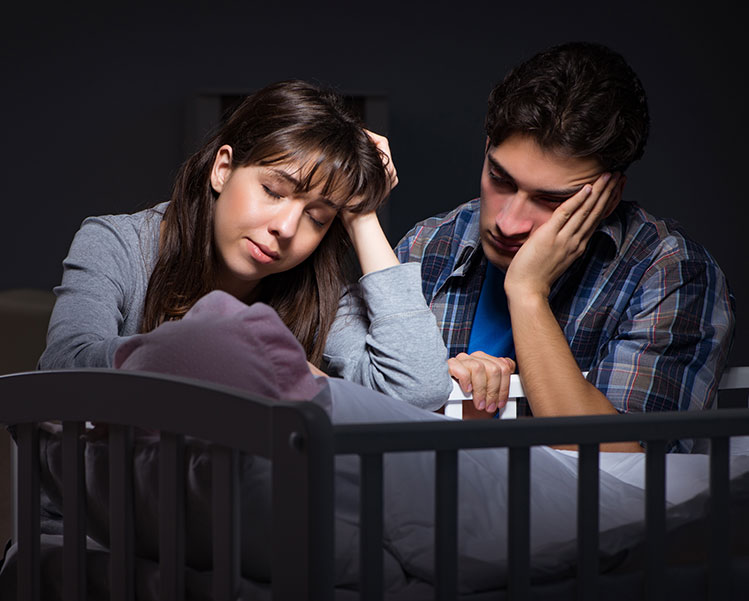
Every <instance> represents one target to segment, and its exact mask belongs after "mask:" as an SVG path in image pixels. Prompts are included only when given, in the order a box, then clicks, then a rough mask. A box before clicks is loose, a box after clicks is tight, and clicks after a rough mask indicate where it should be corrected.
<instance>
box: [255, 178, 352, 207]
mask: <svg viewBox="0 0 749 601" xmlns="http://www.w3.org/2000/svg"><path fill="white" fill-rule="evenodd" d="M268 171H269V172H270V174H271V175H273V176H274V177H276V179H281V180H284V181H286V182H288V183H289V184H291V185H292V186H294V189H295V190H299V189H300V188H301V187H302V182H300V181H299V180H298V179H297V178H296V177H294V176H293V175H291V173H289V172H288V171H284V170H283V169H277V168H275V169H274V168H270V169H269V170H268ZM317 200H319V201H320V202H321V203H323V204H324V205H326V206H328V207H330V208H332V209H335V210H336V211H338V210H340V208H341V207H340V206H339V205H338V204H337V203H335V202H334V201H332V200H331V199H330V198H327V197H325V196H318V197H317Z"/></svg>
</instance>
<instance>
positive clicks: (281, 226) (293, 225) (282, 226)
mask: <svg viewBox="0 0 749 601" xmlns="http://www.w3.org/2000/svg"><path fill="white" fill-rule="evenodd" d="M303 210H304V209H303V207H302V206H301V205H300V204H298V203H295V202H293V201H287V202H285V203H283V205H282V206H280V207H278V210H277V211H276V213H275V214H274V215H273V217H272V218H271V220H270V222H269V223H268V230H269V231H270V232H271V233H272V234H273V235H274V236H277V237H279V238H293V237H294V235H295V234H296V232H297V230H298V229H299V220H300V219H301V217H302V212H303Z"/></svg>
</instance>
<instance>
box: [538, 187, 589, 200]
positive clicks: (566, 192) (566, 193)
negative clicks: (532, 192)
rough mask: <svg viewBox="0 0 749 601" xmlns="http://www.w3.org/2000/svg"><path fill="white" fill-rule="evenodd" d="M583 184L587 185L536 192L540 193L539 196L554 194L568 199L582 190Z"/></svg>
mask: <svg viewBox="0 0 749 601" xmlns="http://www.w3.org/2000/svg"><path fill="white" fill-rule="evenodd" d="M583 186H585V184H580V185H579V186H575V187H574V188H563V189H561V190H536V194H538V195H539V196H553V197H555V198H557V197H559V198H564V199H567V198H570V197H572V196H574V195H575V194H577V193H578V192H579V191H580V190H582V189H583Z"/></svg>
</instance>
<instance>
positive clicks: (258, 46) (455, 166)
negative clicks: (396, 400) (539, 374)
mask: <svg viewBox="0 0 749 601" xmlns="http://www.w3.org/2000/svg"><path fill="white" fill-rule="evenodd" d="M523 4H526V5H529V6H528V7H527V8H518V7H516V6H515V5H514V3H513V4H510V3H502V2H493V3H487V2H471V1H463V2H451V3H449V4H448V3H442V2H430V3H410V4H409V3H405V2H404V3H403V6H399V5H397V4H395V3H393V4H392V5H389V4H387V3H382V2H380V3H377V2H372V3H369V5H367V6H365V5H363V4H351V3H348V4H347V3H342V2H341V3H336V4H335V5H334V6H336V7H337V8H336V10H333V9H332V8H331V5H330V4H322V3H321V4H313V3H309V2H302V1H301V0H290V1H287V2H285V3H279V4H278V5H277V6H276V7H274V8H271V7H269V6H264V5H259V4H257V3H251V2H245V3H244V4H243V5H242V6H241V7H237V6H230V5H228V3H223V4H222V3H216V2H214V3H211V5H210V8H208V7H200V6H198V5H197V3H193V4H192V5H190V6H187V7H181V8H178V7H177V6H176V4H175V6H174V7H173V8H169V9H167V8H154V7H149V8H142V9H132V8H131V9H128V10H127V11H126V12H116V10H115V9H111V8H96V9H90V10H84V9H81V8H70V7H67V6H65V7H64V8H61V7H57V8H45V7H43V6H39V5H38V4H37V5H34V6H33V8H16V9H13V10H10V9H7V8H6V9H3V10H4V13H5V14H4V17H3V18H2V19H0V21H2V25H0V28H1V31H0V33H1V34H2V35H1V36H0V37H1V39H2V41H0V44H1V46H0V49H1V54H0V61H1V62H0V65H1V67H2V82H3V93H2V94H0V114H2V115H3V135H2V141H3V143H2V153H3V156H2V161H1V162H0V164H1V165H2V169H3V171H2V174H3V177H2V182H3V188H4V203H3V218H2V225H0V228H2V229H1V230H0V232H1V235H0V253H2V256H3V257H4V259H3V263H2V269H1V270H0V289H4V288H11V287H38V288H50V287H52V286H53V285H55V284H56V283H57V282H58V281H59V278H60V274H61V266H60V262H61V260H62V258H63V257H64V255H65V253H66V251H67V248H68V245H69V243H70V240H71V238H72V236H73V234H74V232H75V231H76V229H77V228H78V225H79V224H80V221H81V219H83V218H84V217H85V216H87V215H91V214H101V213H108V212H127V211H133V210H136V209H138V208H140V207H143V206H145V205H148V204H152V203H154V202H157V201H160V200H162V199H165V198H166V197H167V196H168V194H169V189H170V185H171V181H172V178H173V176H174V174H175V172H176V169H177V168H178V166H179V164H180V163H181V161H182V160H183V159H184V152H185V150H184V139H185V137H186V135H187V132H188V129H187V126H186V121H187V118H188V113H189V109H190V106H191V102H192V99H193V98H194V97H195V95H196V94H197V93H199V92H202V91H206V90H208V91H211V90H230V91H233V90H249V89H253V88H257V87H260V86H262V85H264V84H266V83H269V82H271V81H275V80H279V79H284V78H289V77H301V78H307V79H317V80H319V81H322V82H324V83H328V84H332V85H335V86H337V87H339V88H341V89H342V90H347V91H363V92H377V93H384V94H386V95H387V96H388V98H389V102H390V131H389V136H390V140H391V145H392V147H393V152H394V157H395V160H396V164H397V166H398V170H399V175H400V178H401V183H400V185H399V187H398V188H397V189H396V191H395V192H394V193H393V197H392V201H391V202H392V205H391V212H390V214H391V227H390V230H391V231H390V234H391V237H392V239H393V241H395V240H397V238H398V237H399V236H400V235H402V234H403V233H404V232H405V231H406V229H407V228H408V226H410V225H411V224H412V223H413V222H414V221H416V220H418V219H421V218H423V217H426V216H428V215H430V214H433V213H435V212H438V211H442V210H446V209H448V208H451V207H452V206H454V205H456V204H458V203H459V202H462V201H464V200H467V199H469V198H470V197H472V196H474V195H476V193H477V190H478V178H479V170H480V166H481V159H482V147H483V141H484V138H483V130H482V120H483V112H484V107H485V102H486V97H487V94H488V91H489V89H490V88H491V86H492V84H494V83H495V82H496V81H497V80H498V79H500V77H501V76H502V75H503V74H504V73H505V71H506V70H507V69H508V68H509V67H510V66H512V65H513V64H515V63H517V62H518V61H519V60H521V59H523V58H525V57H527V56H529V55H530V54H532V53H533V52H535V51H536V50H538V49H540V48H542V47H546V46H549V45H551V44H554V43H558V42H562V41H566V40H572V39H586V40H592V41H599V42H603V43H606V44H609V45H611V46H612V47H614V48H615V49H617V50H619V51H620V52H622V53H623V54H624V55H625V57H626V58H627V59H628V60H629V61H630V62H631V63H632V65H633V66H634V68H635V70H636V71H638V73H639V74H640V76H641V78H642V80H643V83H644V84H645V87H646V89H647V90H648V92H649V98H650V104H651V110H652V116H653V129H652V137H651V141H650V145H649V148H648V151H647V152H646V154H645V158H644V159H643V161H642V162H641V163H639V164H637V165H636V166H634V167H633V168H632V170H631V171H630V174H629V180H628V184H627V191H626V197H628V198H630V199H637V200H638V201H639V202H640V203H641V204H643V205H645V206H646V207H648V208H649V209H650V210H651V211H652V212H654V213H656V214H658V215H662V216H666V215H669V216H673V217H676V218H677V219H679V220H680V221H681V222H682V223H683V224H684V225H685V226H686V228H687V230H688V231H690V232H691V233H692V235H693V236H694V237H695V238H697V239H698V240H700V241H702V242H703V243H704V244H705V245H706V246H707V247H708V248H709V249H710V250H711V252H712V253H713V254H714V255H715V256H716V257H717V259H718V261H719V262H720V263H721V265H722V266H723V267H724V270H725V271H726V273H727V274H728V277H729V280H730V282H731V284H732V286H733V289H734V291H735V294H736V296H737V299H738V331H737V340H736V344H735V346H734V352H733V355H732V359H731V363H732V364H739V363H744V364H749V326H747V318H746V315H747V313H748V312H749V282H748V280H749V278H747V276H746V270H745V266H744V265H745V262H746V259H747V256H748V254H749V253H747V237H748V234H747V232H746V228H745V216H746V215H747V211H746V209H745V204H746V201H745V200H744V198H743V190H744V186H743V182H744V179H745V177H746V175H745V169H746V167H745V164H744V163H745V159H746V158H747V157H746V152H745V150H744V148H745V142H744V141H745V138H746V136H747V133H748V131H747V130H748V128H747V113H746V109H745V106H744V104H745V93H744V92H745V89H746V80H747V75H746V58H747V52H746V50H745V46H744V44H743V42H742V41H741V40H742V39H743V38H744V35H743V31H742V30H741V29H740V27H741V25H740V19H738V18H737V17H736V16H735V15H734V16H732V15H731V12H730V10H728V9H721V8H720V6H719V5H718V4H716V3H711V4H710V7H709V9H710V10H709V12H708V11H707V10H706V9H705V8H701V9H692V8H688V7H687V8H685V7H683V6H678V5H676V4H674V6H673V7H670V8H659V7H657V6H652V5H651V4H650V3H648V5H645V4H643V5H642V6H639V5H638V4H637V3H626V4H620V5H604V4H603V3H599V2H592V1H589V2H585V3H581V4H580V3H578V4H575V3H570V2H565V3H562V2H545V3H544V2H536V3H523ZM690 4H691V3H690ZM646 6H647V7H646Z"/></svg>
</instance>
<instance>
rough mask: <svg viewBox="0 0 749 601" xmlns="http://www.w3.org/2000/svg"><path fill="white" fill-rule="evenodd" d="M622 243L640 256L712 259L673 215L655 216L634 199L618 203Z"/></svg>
mask: <svg viewBox="0 0 749 601" xmlns="http://www.w3.org/2000/svg"><path fill="white" fill-rule="evenodd" d="M621 206H622V209H623V211H622V216H623V221H624V228H623V240H622V245H623V247H624V248H625V249H627V250H628V251H629V252H630V253H632V254H633V255H634V256H636V257H639V258H643V259H644V258H645V257H651V258H659V259H660V260H662V261H694V262H701V263H711V264H714V263H715V259H714V258H713V257H712V255H710V253H709V252H708V250H707V249H706V248H705V247H704V246H703V245H702V244H701V243H699V242H697V241H696V240H694V239H693V238H692V237H691V236H690V235H689V234H688V233H687V231H686V230H685V229H684V227H683V226H682V225H681V224H680V223H679V222H678V221H677V220H676V219H672V218H661V217H656V216H654V215H653V214H651V213H649V212H648V211H646V210H645V209H643V208H642V207H641V206H640V205H638V204H637V203H634V202H626V203H621Z"/></svg>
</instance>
